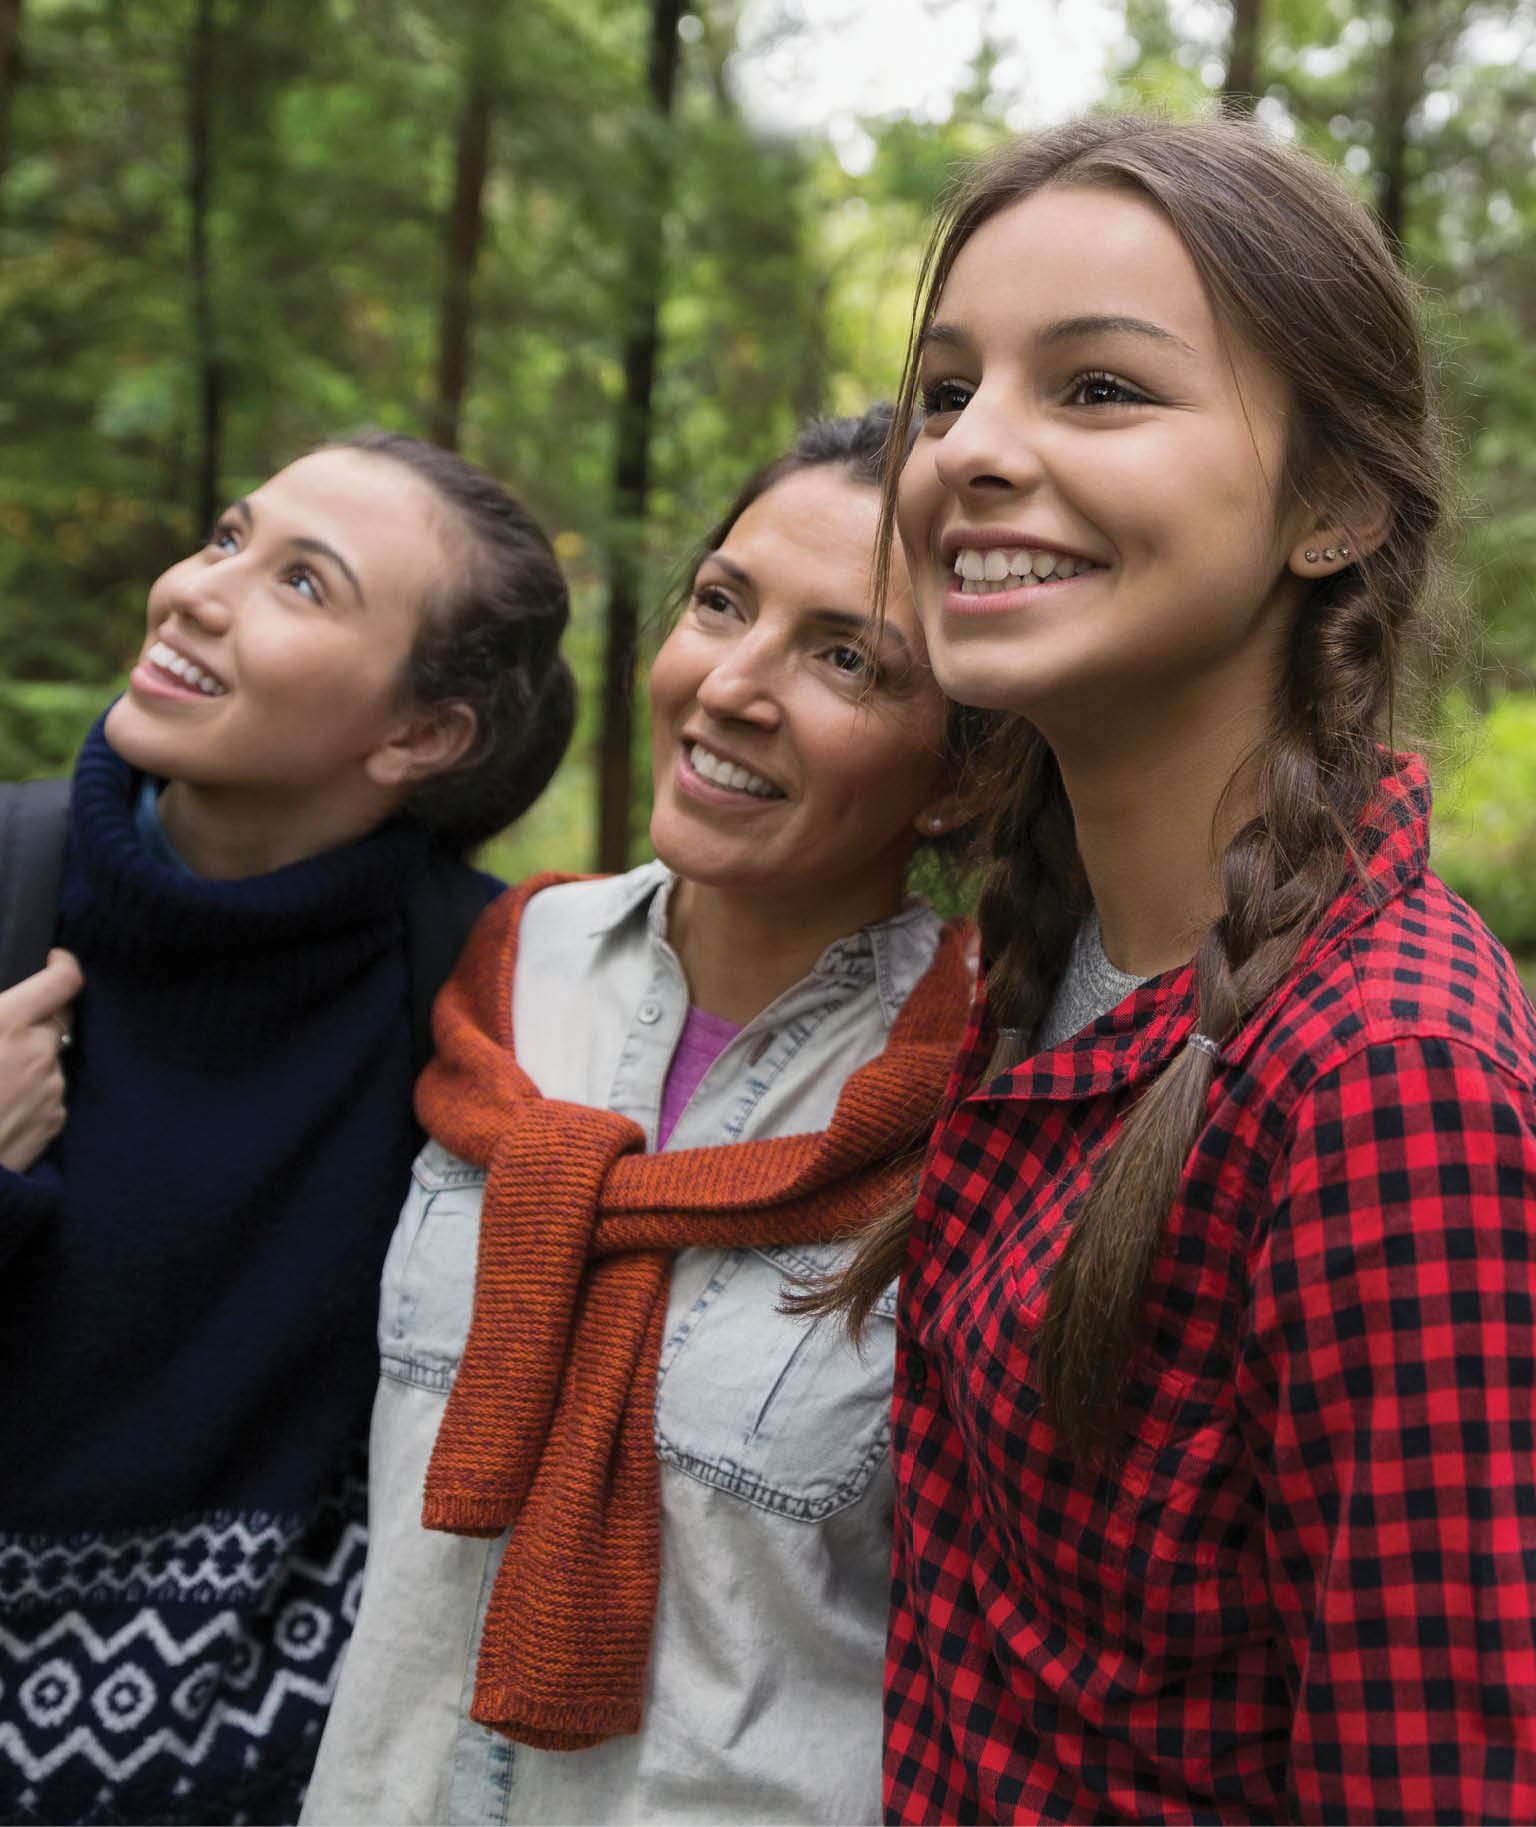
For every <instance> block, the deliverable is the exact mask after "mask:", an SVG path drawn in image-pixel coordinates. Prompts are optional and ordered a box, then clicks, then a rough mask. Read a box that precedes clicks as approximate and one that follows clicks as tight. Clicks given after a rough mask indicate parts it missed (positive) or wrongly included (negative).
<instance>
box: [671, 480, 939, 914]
mask: <svg viewBox="0 0 1536 1827" xmlns="http://www.w3.org/2000/svg"><path fill="white" fill-rule="evenodd" d="M878 522H879V498H878V496H877V494H876V493H875V491H874V490H873V489H871V488H866V487H864V486H863V485H861V484H859V483H857V482H854V481H852V480H851V479H849V477H848V476H847V475H846V474H845V473H844V472H842V471H841V470H839V469H837V468H836V467H833V466H824V467H819V468H816V469H811V470H806V471H801V472H799V473H797V474H793V475H790V476H788V477H786V478H785V479H784V480H782V481H780V482H777V483H775V484H774V486H773V487H772V488H770V489H769V490H768V491H767V492H766V493H765V494H763V495H760V496H759V497H758V499H757V500H756V501H754V502H753V503H752V505H751V506H750V507H748V508H747V509H746V510H745V512H744V513H742V514H741V516H740V517H739V518H738V519H737V521H736V523H735V525H734V526H733V527H732V528H731V530H730V532H729V534H728V535H727V536H726V539H725V541H724V543H723V545H721V547H720V548H719V549H718V550H717V551H715V552H712V553H710V554H709V555H708V556H707V557H706V558H705V560H704V562H703V563H702V565H701V566H700V567H699V570H698V573H697V575H696V577H695V579H694V584H693V590H692V593H691V595H690V597H689V600H688V603H687V606H686V607H685V609H684V611H683V614H682V616H681V618H680V619H679V621H678V623H677V625H676V627H674V628H673V630H672V632H671V634H670V635H669V636H668V637H667V640H666V643H665V645H664V646H663V647H662V649H661V652H660V653H659V654H658V655H657V657H656V663H655V665H654V666H653V668H652V670H651V716H652V761H653V769H654V777H655V783H656V785H655V794H656V797H655V805H654V810H653V812H652V816H651V841H652V843H653V844H654V846H655V849H656V853H657V855H658V856H659V857H661V859H662V860H663V861H664V862H665V863H667V864H668V865H669V866H670V867H671V868H672V869H674V870H675V871H676V872H677V873H678V874H679V875H680V876H683V877H685V878H686V879H688V880H689V881H693V882H697V883H701V884H706V885H708V886H710V887H715V888H724V889H733V890H734V889H746V890H749V891H751V892H752V893H754V894H756V895H759V896H763V897H767V898H770V899H772V900H774V901H775V902H777V903H778V904H779V905H781V906H788V905H790V904H792V903H793V902H795V901H796V900H801V901H803V902H804V904H805V905H806V906H807V907H814V908H816V909H818V910H822V911H824V910H825V909H826V908H828V907H829V906H831V905H847V906H849V907H850V908H851V909H854V910H855V911H853V912H851V913H850V915H849V919H850V922H851V924H852V925H858V924H862V923H863V922H864V921H865V920H870V919H877V918H881V917H883V916H884V915H886V914H888V913H890V912H892V911H894V909H895V907H896V905H897V904H898V902H899V900H900V895H901V885H902V877H903V874H904V871H905V868H906V863H907V859H908V857H909V856H910V854H911V851H912V846H913V844H914V843H915V842H916V840H917V837H918V835H919V830H920V828H922V829H925V828H927V826H926V820H927V818H929V817H931V816H932V812H933V808H934V807H935V805H936V804H937V803H938V802H940V801H941V800H942V799H943V797H944V795H945V794H946V792H947V789H948V786H949V769H948V765H947V763H946V761H945V757H944V721H945V704H944V700H943V697H942V696H941V694H940V692H939V689H938V687H937V685H936V684H935V682H934V679H933V675H932V673H931V672H930V670H929V667H928V663H927V659H926V656H925V654H924V652H923V647H922V639H921V636H920V634H919V632H918V629H917V624H916V618H915V616H914V614H913V610H912V605H911V600H910V597H909V595H908V593H907V590H906V586H905V582H904V580H903V579H902V578H901V577H900V566H899V564H898V567H897V573H898V575H897V577H896V578H895V579H893V588H892V592H891V599H890V602H889V605H888V607H887V611H886V616H885V624H884V627H883V629H882V630H880V631H879V632H878V633H877V632H876V630H875V627H874V624H873V620H872V615H871V601H870V561H871V557H872V555H873V551H874V541H875V533H876V529H877V526H878Z"/></svg>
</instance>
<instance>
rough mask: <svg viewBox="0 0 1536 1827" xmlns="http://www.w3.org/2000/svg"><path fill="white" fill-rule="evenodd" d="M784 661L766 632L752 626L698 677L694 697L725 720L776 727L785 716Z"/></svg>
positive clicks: (706, 708)
mask: <svg viewBox="0 0 1536 1827" xmlns="http://www.w3.org/2000/svg"><path fill="white" fill-rule="evenodd" d="M782 664H783V661H782V656H780V655H777V654H775V653H774V652H773V650H772V647H771V644H770V643H769V641H768V640H766V639H765V638H764V631H762V630H760V629H749V630H748V631H747V632H746V633H745V634H743V635H742V636H741V637H740V638H739V639H738V640H736V641H734V642H733V643H732V644H731V646H730V648H729V649H728V651H726V652H724V653H722V654H721V656H720V658H719V659H718V660H717V661H716V662H715V664H714V665H713V666H711V667H710V669H709V671H708V672H706V673H705V674H704V676H703V677H702V678H701V679H700V680H699V682H698V685H697V687H696V689H695V692H694V696H695V697H696V698H697V699H698V702H699V706H700V708H701V709H702V710H703V711H705V712H706V713H707V714H708V715H709V716H711V717H714V718H716V719H717V720H718V721H720V722H722V723H750V724H753V725H754V726H755V727H756V728H758V729H763V730H774V729H777V728H778V727H779V723H780V721H781V720H782V715H783V713H782V711H781V709H780V704H779V694H778V686H779V674H780V669H781V666H782Z"/></svg>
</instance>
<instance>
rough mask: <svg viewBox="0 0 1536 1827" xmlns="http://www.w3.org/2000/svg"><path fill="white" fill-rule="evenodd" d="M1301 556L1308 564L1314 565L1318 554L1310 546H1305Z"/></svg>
mask: <svg viewBox="0 0 1536 1827" xmlns="http://www.w3.org/2000/svg"><path fill="white" fill-rule="evenodd" d="M1302 556H1303V557H1304V558H1305V559H1306V561H1307V563H1308V564H1309V565H1315V564H1316V563H1317V558H1318V555H1317V553H1316V552H1314V551H1313V550H1312V548H1311V547H1310V546H1308V547H1307V549H1306V551H1305V552H1304V553H1303V554H1302Z"/></svg>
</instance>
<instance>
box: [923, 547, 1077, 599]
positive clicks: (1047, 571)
mask: <svg viewBox="0 0 1536 1827" xmlns="http://www.w3.org/2000/svg"><path fill="white" fill-rule="evenodd" d="M1097 568H1098V567H1097V566H1096V565H1094V564H1093V563H1092V562H1091V561H1090V560H1089V559H1086V558H1069V557H1068V556H1067V555H1066V553H1064V552H1042V551H1036V550H1034V549H1032V548H1028V547H1024V546H1020V547H1019V548H1018V549H1017V550H1013V549H1011V548H1008V547H1004V546H988V547H987V548H986V550H985V551H982V550H981V549H980V548H978V547H976V546H962V547H961V548H960V550H959V551H958V552H956V554H955V566H954V569H955V576H956V577H957V578H959V580H960V589H961V591H962V593H963V594H964V595H966V596H976V595H978V594H982V595H985V594H990V593H991V592H992V591H993V590H996V589H999V588H1007V589H1016V588H1017V587H1018V585H1017V582H1016V581H1015V580H1023V581H1025V582H1028V581H1029V580H1030V579H1034V578H1038V579H1039V580H1040V581H1041V582H1044V581H1045V580H1046V579H1047V578H1051V577H1056V578H1068V577H1081V576H1082V574H1083V573H1084V572H1085V571H1093V570H1096V569H1097ZM971 586H974V588H973V587H971Z"/></svg>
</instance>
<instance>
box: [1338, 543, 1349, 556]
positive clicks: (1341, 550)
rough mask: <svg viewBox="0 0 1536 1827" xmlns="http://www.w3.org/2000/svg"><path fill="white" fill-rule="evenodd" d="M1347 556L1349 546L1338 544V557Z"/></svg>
mask: <svg viewBox="0 0 1536 1827" xmlns="http://www.w3.org/2000/svg"><path fill="white" fill-rule="evenodd" d="M1349 556H1350V551H1349V547H1348V546H1340V547H1339V557H1340V558H1348V557H1349Z"/></svg>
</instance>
